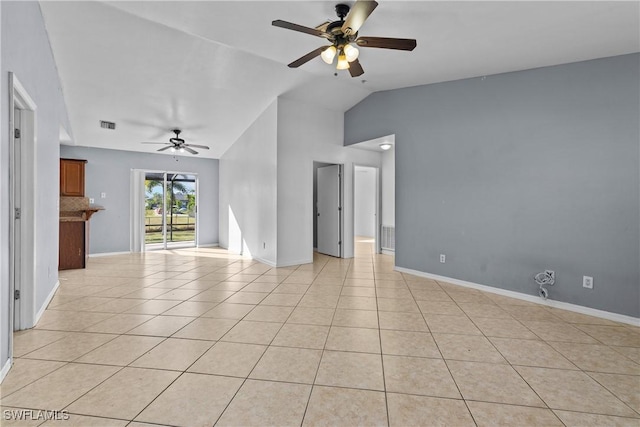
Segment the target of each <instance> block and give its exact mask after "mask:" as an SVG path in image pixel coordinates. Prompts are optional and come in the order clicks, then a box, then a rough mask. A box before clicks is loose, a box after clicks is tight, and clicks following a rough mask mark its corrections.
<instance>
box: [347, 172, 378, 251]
mask: <svg viewBox="0 0 640 427" xmlns="http://www.w3.org/2000/svg"><path fill="white" fill-rule="evenodd" d="M352 167H353V173H352V177H353V178H352V180H353V182H352V183H351V185H352V188H353V191H352V196H353V200H352V203H353V212H354V215H353V228H352V230H353V236H351V238H352V239H353V248H354V252H355V247H356V216H355V209H356V167H361V168H371V169H375V171H376V189H375V192H376V202H375V203H376V208H375V213H376V223H375V227H376V233H375V248H374V249H375V253H377V254H379V253H382V248H381V246H380V231H381V227H382V222H381V221H380V217H381V216H382V182H381V176H380V167H379V166H372V165H367V164H360V163H354V164H353V166H352Z"/></svg>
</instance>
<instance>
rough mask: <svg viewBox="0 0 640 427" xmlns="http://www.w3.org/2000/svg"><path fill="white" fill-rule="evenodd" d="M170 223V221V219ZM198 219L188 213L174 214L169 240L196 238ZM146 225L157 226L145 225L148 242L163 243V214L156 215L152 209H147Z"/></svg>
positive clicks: (181, 240)
mask: <svg viewBox="0 0 640 427" xmlns="http://www.w3.org/2000/svg"><path fill="white" fill-rule="evenodd" d="M167 223H168V224H169V223H170V221H169V220H168V221H167ZM195 224H196V219H195V218H191V217H189V216H188V215H186V214H174V215H173V233H170V232H169V231H167V241H168V242H189V241H194V240H195V239H196V233H195ZM145 225H147V226H148V225H154V226H156V227H145V230H146V232H145V242H146V243H162V215H156V213H155V212H154V211H152V210H150V211H147V216H146V217H145Z"/></svg>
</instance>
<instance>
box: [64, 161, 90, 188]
mask: <svg viewBox="0 0 640 427" xmlns="http://www.w3.org/2000/svg"><path fill="white" fill-rule="evenodd" d="M85 163H87V161H86V160H78V159H60V195H61V196H71V197H84V165H85Z"/></svg>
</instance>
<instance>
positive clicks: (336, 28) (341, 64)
mask: <svg viewBox="0 0 640 427" xmlns="http://www.w3.org/2000/svg"><path fill="white" fill-rule="evenodd" d="M377 6H378V3H377V2H376V1H372V0H357V1H356V2H355V4H354V5H353V8H349V6H348V5H346V4H337V5H336V14H337V15H338V18H339V20H338V21H334V22H331V23H328V24H326V23H325V24H322V25H320V26H318V27H316V28H309V27H305V26H302V25H298V24H294V23H291V22H287V21H282V20H280V19H277V20H275V21H273V22H272V23H271V24H272V25H273V26H275V27H280V28H285V29H287V30H293V31H298V32H301V33H305V34H310V35H312V36H316V37H322V38H325V39H327V40H328V41H329V42H331V45H329V46H322V47H319V48H318V49H315V50H313V51H311V52H309V53H307V54H306V55H304V56H302V57H300V58H298V59H296V60H295V61H293V62H292V63H290V64H289V68H298V67H299V66H301V65H303V64H306V63H307V62H309V61H310V60H312V59H313V58H315V57H316V56H320V57H321V58H322V60H323V61H324V62H326V63H327V64H333V60H334V59H335V57H336V56H337V57H338V63H337V65H336V68H337V69H338V70H349V73H350V74H351V77H358V76H361V75H362V74H364V70H363V69H362V65H360V62H359V61H358V56H359V55H360V51H359V49H358V48H357V47H356V46H354V44H355V45H357V46H360V47H372V48H378V49H395V50H407V51H411V50H413V49H414V48H415V47H416V41H415V40H414V39H397V38H385V37H359V36H358V30H360V27H361V26H362V24H364V21H366V19H367V18H368V17H369V15H370V14H371V12H373V10H374V9H375V8H376V7H377ZM345 18H346V20H345Z"/></svg>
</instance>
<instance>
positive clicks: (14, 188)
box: [8, 73, 37, 355]
mask: <svg viewBox="0 0 640 427" xmlns="http://www.w3.org/2000/svg"><path fill="white" fill-rule="evenodd" d="M14 109H19V110H21V111H20V118H21V120H20V123H16V122H15V117H14ZM36 113H37V105H36V103H35V102H34V101H33V99H32V98H31V96H29V93H28V92H27V90H26V89H25V88H24V86H23V85H22V84H21V83H20V81H19V80H18V78H17V77H16V76H15V74H13V73H9V129H8V130H9V190H10V195H9V207H10V211H9V212H10V216H9V245H10V246H9V257H10V259H9V298H10V300H9V306H10V316H9V318H10V325H11V328H10V329H11V335H10V338H9V354H10V355H12V354H13V331H14V330H22V329H28V328H32V327H33V326H35V322H36V289H35V283H36V271H35V266H36V251H35V241H36V232H37V230H36V224H35V211H36V197H35V193H36V191H35V182H36V173H37V168H36V164H35V153H36V144H37V126H36V123H37V120H36V117H37V114H36ZM17 127H19V128H20V132H21V135H20V143H21V150H20V151H21V156H20V176H19V177H15V176H14V174H13V170H14V169H15V166H14V164H13V162H14V144H15V138H14V136H15V134H14V129H16V128H17ZM17 192H19V194H20V209H21V212H20V221H17V220H16V218H15V209H16V195H17V194H16V193H17ZM16 227H19V233H16V230H15V229H16ZM16 234H18V235H19V236H20V241H19V242H15V241H14V236H15V235H16ZM17 246H19V253H16V252H15V250H14V248H15V247H17ZM16 257H18V258H17V259H18V260H19V261H20V262H19V271H18V272H17V274H16V271H15V261H16ZM16 290H19V291H20V299H18V300H14V293H15V291H16ZM14 304H17V305H18V310H17V312H18V317H17V318H15V319H14V310H15V306H14Z"/></svg>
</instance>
